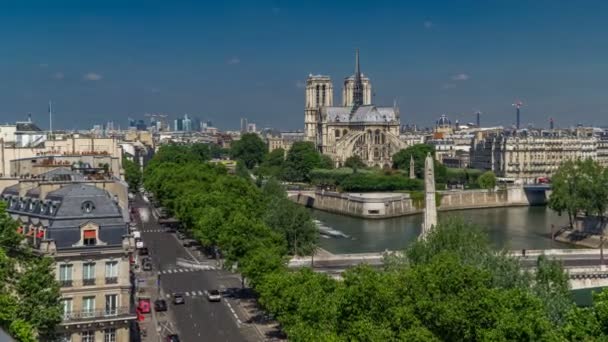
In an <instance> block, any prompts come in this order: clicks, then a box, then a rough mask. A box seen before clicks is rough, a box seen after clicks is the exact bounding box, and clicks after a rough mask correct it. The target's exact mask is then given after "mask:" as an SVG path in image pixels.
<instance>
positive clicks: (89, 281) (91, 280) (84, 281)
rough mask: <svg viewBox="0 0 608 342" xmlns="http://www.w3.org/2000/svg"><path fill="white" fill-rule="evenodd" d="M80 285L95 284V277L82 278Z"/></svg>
mask: <svg viewBox="0 0 608 342" xmlns="http://www.w3.org/2000/svg"><path fill="white" fill-rule="evenodd" d="M82 285H83V286H90V285H95V278H85V279H82Z"/></svg>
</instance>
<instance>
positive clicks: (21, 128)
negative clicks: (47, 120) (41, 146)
mask: <svg viewBox="0 0 608 342" xmlns="http://www.w3.org/2000/svg"><path fill="white" fill-rule="evenodd" d="M17 132H42V130H41V129H40V127H38V126H36V124H35V123H33V122H17Z"/></svg>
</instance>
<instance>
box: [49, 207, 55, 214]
mask: <svg viewBox="0 0 608 342" xmlns="http://www.w3.org/2000/svg"><path fill="white" fill-rule="evenodd" d="M54 214H55V205H54V204H49V215H54Z"/></svg>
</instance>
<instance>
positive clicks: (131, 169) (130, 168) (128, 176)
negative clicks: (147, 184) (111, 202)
mask: <svg viewBox="0 0 608 342" xmlns="http://www.w3.org/2000/svg"><path fill="white" fill-rule="evenodd" d="M122 167H123V168H124V170H125V180H126V181H127V184H128V185H129V191H131V192H137V191H138V190H139V187H140V185H141V169H140V167H139V165H138V164H137V163H135V162H134V161H132V160H130V159H128V158H122Z"/></svg>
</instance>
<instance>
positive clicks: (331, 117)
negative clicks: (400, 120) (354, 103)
mask: <svg viewBox="0 0 608 342" xmlns="http://www.w3.org/2000/svg"><path fill="white" fill-rule="evenodd" d="M351 111H352V107H323V108H321V113H322V116H323V117H324V119H325V120H326V121H327V122H343V123H387V122H392V121H396V120H397V111H396V110H395V108H393V107H376V106H373V105H368V106H360V107H358V108H357V109H356V110H355V112H354V113H352V114H351Z"/></svg>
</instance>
